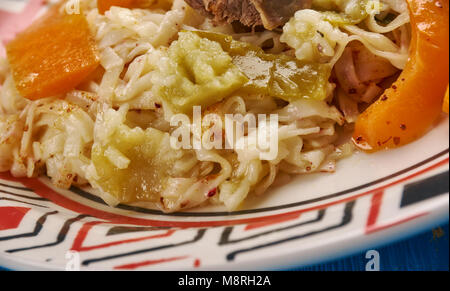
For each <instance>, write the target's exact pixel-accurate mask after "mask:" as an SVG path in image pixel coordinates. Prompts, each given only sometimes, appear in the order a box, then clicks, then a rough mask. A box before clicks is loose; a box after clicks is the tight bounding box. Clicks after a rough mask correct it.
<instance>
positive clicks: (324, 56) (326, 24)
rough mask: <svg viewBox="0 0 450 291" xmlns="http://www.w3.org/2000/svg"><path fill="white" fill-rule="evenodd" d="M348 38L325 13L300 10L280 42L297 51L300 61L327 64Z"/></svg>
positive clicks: (285, 27)
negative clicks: (340, 44)
mask: <svg viewBox="0 0 450 291" xmlns="http://www.w3.org/2000/svg"><path fill="white" fill-rule="evenodd" d="M347 38H348V35H347V34H346V33H344V32H342V31H340V30H339V28H338V27H337V26H336V25H334V24H333V23H332V22H330V21H328V20H327V19H326V18H325V14H324V13H322V12H317V11H314V10H300V11H297V12H296V13H295V16H294V17H293V18H292V19H291V20H290V21H289V22H288V23H287V24H286V25H285V26H284V28H283V34H282V35H281V38H280V40H281V41H282V42H285V43H287V44H288V45H289V46H290V47H292V48H294V49H295V56H296V57H297V59H299V60H307V61H313V62H327V61H329V60H330V59H331V58H332V57H333V56H334V54H335V47H336V45H337V44H338V43H339V42H340V41H346V39H347Z"/></svg>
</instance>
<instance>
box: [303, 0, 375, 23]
mask: <svg viewBox="0 0 450 291" xmlns="http://www.w3.org/2000/svg"><path fill="white" fill-rule="evenodd" d="M368 2H369V1H368V0H313V3H312V4H313V9H316V10H324V11H326V12H325V15H326V17H327V19H329V20H331V21H334V22H346V23H347V24H348V23H359V22H361V21H362V20H363V19H364V18H366V17H367V14H368V13H367V11H368V8H369V7H368V5H369V3H368ZM380 5H381V4H380ZM331 11H335V13H333V12H331Z"/></svg>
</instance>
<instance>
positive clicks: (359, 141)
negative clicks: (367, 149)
mask: <svg viewBox="0 0 450 291" xmlns="http://www.w3.org/2000/svg"><path fill="white" fill-rule="evenodd" d="M363 141H364V138H363V137H362V136H358V137H357V138H356V143H362V142H363Z"/></svg>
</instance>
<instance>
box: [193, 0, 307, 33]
mask: <svg viewBox="0 0 450 291" xmlns="http://www.w3.org/2000/svg"><path fill="white" fill-rule="evenodd" d="M311 2H312V0H186V3H188V4H189V5H190V6H191V7H192V8H194V9H196V10H198V11H200V12H202V13H203V14H205V15H207V16H208V17H210V18H213V19H214V21H215V22H216V23H221V22H228V23H232V22H234V21H239V22H240V23H242V24H243V25H245V26H251V27H253V26H258V25H264V27H265V28H266V29H270V30H272V29H274V28H276V27H278V26H280V25H283V24H285V23H286V22H287V21H288V20H289V18H291V17H292V16H293V15H294V13H295V12H296V11H297V10H300V9H306V8H310V7H311Z"/></svg>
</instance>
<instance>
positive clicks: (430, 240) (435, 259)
mask: <svg viewBox="0 0 450 291" xmlns="http://www.w3.org/2000/svg"><path fill="white" fill-rule="evenodd" d="M448 226H449V225H448V224H446V225H444V226H441V227H437V228H434V229H430V230H429V231H426V232H424V233H421V234H419V235H416V236H414V237H412V238H410V239H407V240H403V241H399V242H396V243H393V244H390V245H387V246H385V247H381V248H377V249H376V250H377V251H378V253H379V254H380V270H381V271H448V270H449V268H448V261H449V252H448V250H449V241H448V237H449V228H448ZM366 264H367V259H366V253H365V252H364V253H361V254H357V255H354V256H351V257H347V258H344V259H340V260H336V261H333V262H327V263H323V264H319V265H315V266H309V267H303V268H300V269H297V270H301V271H365V270H366ZM0 270H5V269H3V268H2V267H0Z"/></svg>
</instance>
